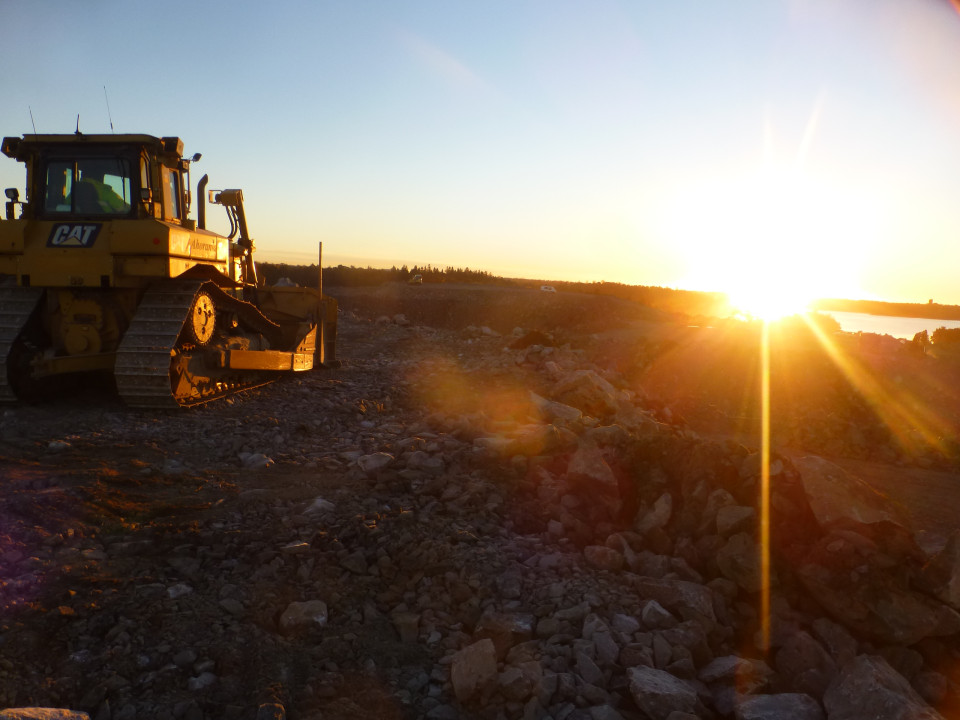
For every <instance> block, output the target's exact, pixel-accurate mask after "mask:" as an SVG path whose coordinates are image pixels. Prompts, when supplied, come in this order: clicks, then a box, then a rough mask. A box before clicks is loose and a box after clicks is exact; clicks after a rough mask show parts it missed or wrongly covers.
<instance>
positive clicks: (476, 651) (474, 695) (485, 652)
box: [450, 638, 497, 703]
mask: <svg viewBox="0 0 960 720" xmlns="http://www.w3.org/2000/svg"><path fill="white" fill-rule="evenodd" d="M450 682H451V683H452V685H453V692H454V694H455V695H456V696H457V700H459V701H460V702H462V703H469V702H482V701H483V699H484V697H485V696H486V695H487V694H488V693H489V692H491V691H492V690H493V689H494V688H495V687H496V683H497V650H496V647H495V646H494V644H493V640H491V639H490V638H484V639H482V640H478V641H477V642H475V643H473V644H471V645H468V646H467V647H465V648H463V649H462V650H460V651H458V652H457V653H456V654H455V655H454V656H453V659H452V662H451V663H450Z"/></svg>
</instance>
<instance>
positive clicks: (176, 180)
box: [163, 167, 180, 220]
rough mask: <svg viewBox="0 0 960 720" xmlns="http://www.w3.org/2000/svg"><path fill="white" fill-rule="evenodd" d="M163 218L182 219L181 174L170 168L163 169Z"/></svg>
mask: <svg viewBox="0 0 960 720" xmlns="http://www.w3.org/2000/svg"><path fill="white" fill-rule="evenodd" d="M163 217H164V218H165V219H167V220H179V219H180V173H179V172H177V171H176V170H172V169H170V168H168V167H165V168H163Z"/></svg>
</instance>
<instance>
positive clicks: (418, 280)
mask: <svg viewBox="0 0 960 720" xmlns="http://www.w3.org/2000/svg"><path fill="white" fill-rule="evenodd" d="M407 282H408V283H410V284H411V285H423V275H414V276H413V277H412V278H410V279H409V280H407Z"/></svg>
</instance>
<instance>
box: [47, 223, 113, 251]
mask: <svg viewBox="0 0 960 720" xmlns="http://www.w3.org/2000/svg"><path fill="white" fill-rule="evenodd" d="M100 226H101V223H72V224H71V223H63V224H60V225H54V226H53V230H51V231H50V237H49V238H48V239H47V247H84V248H88V247H93V243H95V242H96V240H97V235H98V234H99V233H100Z"/></svg>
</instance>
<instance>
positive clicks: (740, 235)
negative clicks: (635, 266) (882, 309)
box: [667, 166, 871, 320]
mask: <svg viewBox="0 0 960 720" xmlns="http://www.w3.org/2000/svg"><path fill="white" fill-rule="evenodd" d="M857 200H858V199H857V198H856V197H855V196H853V195H851V193H850V192H849V191H848V190H847V189H845V188H837V187H836V186H834V185H832V184H831V183H830V181H829V179H824V178H822V177H815V176H812V175H809V174H807V173H805V172H803V171H801V170H797V169H796V168H790V167H775V166H765V167H763V168H761V169H759V170H756V171H754V172H752V173H741V174H739V175H727V176H723V177H717V178H712V179H705V180H703V181H701V182H700V183H698V184H697V185H695V186H693V187H687V188H685V189H684V191H682V192H680V193H678V195H677V196H676V198H675V204H674V207H673V211H672V212H671V214H670V224H669V225H668V226H667V236H668V237H670V238H671V240H672V242H673V243H674V244H675V245H678V246H679V247H680V248H681V249H682V251H683V254H684V257H685V258H686V266H687V273H686V277H685V278H684V279H683V281H682V287H685V288H688V289H691V290H714V291H720V292H724V293H726V294H727V296H728V298H729V301H730V304H731V306H732V307H733V308H735V309H736V311H739V312H740V313H743V314H745V315H750V316H752V317H755V318H762V319H766V320H776V319H779V318H781V317H785V316H789V315H795V314H797V313H801V312H804V311H805V310H806V309H807V308H808V306H809V305H810V304H811V303H812V301H813V300H815V299H817V298H821V297H856V296H857V293H858V290H857V287H858V282H857V281H858V271H859V268H860V266H861V264H862V259H863V258H864V257H868V256H869V253H868V252H867V251H866V248H864V247H863V243H864V238H865V237H869V235H870V229H869V226H870V224H871V219H870V217H869V213H868V212H867V208H866V206H865V204H864V203H861V202H858V201H857Z"/></svg>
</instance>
